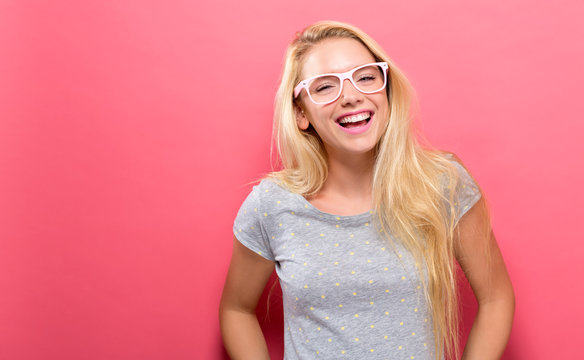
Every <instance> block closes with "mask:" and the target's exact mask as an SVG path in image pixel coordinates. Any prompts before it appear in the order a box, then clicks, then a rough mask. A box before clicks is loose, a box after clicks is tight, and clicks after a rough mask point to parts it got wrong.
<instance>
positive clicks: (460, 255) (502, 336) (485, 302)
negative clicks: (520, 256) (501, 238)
mask: <svg viewBox="0 0 584 360" xmlns="http://www.w3.org/2000/svg"><path fill="white" fill-rule="evenodd" d="M485 230H486V231H485ZM455 234H456V236H455V251H456V258H457V260H458V262H459V264H460V266H461V268H462V270H463V271H464V273H465V275H466V277H467V279H468V281H469V283H470V286H471V288H472V290H473V292H474V294H475V296H476V298H477V302H478V312H477V315H476V318H475V321H474V323H473V326H472V329H471V331H470V334H469V337H468V340H467V343H466V347H465V349H464V353H463V356H462V358H463V359H464V360H478V359H489V360H491V359H499V358H500V357H501V356H502V354H503V351H504V350H505V346H506V345H507V341H508V339H509V335H510V333H511V325H512V323H513V314H514V312H515V295H514V293H513V287H512V285H511V280H510V279H509V275H508V274H507V269H506V268H505V263H504V262H503V257H502V256H501V252H500V251H499V247H498V246H497V241H496V240H495V236H494V234H493V232H492V230H491V225H490V223H489V216H488V210H487V207H486V204H485V202H484V199H483V198H482V197H481V199H480V200H479V201H478V202H477V203H476V204H475V205H474V206H473V207H472V208H471V209H470V210H469V211H468V212H467V213H466V214H464V215H463V216H462V218H461V219H460V221H459V223H458V225H457V230H456V231H455Z"/></svg>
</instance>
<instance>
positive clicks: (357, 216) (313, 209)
mask: <svg viewBox="0 0 584 360" xmlns="http://www.w3.org/2000/svg"><path fill="white" fill-rule="evenodd" d="M293 195H294V197H295V198H296V199H297V200H298V201H299V202H300V203H301V204H302V205H303V206H304V208H305V209H307V210H309V211H311V212H313V213H316V214H317V215H320V216H322V217H324V218H328V219H331V220H339V219H344V220H362V219H366V218H369V217H370V216H371V214H373V209H371V210H369V211H366V212H363V213H360V214H354V215H337V214H331V213H328V212H324V211H322V210H319V209H318V208H316V207H315V206H314V205H312V204H311V203H310V202H309V201H308V200H306V198H305V197H304V196H302V195H300V194H296V193H294V194H293Z"/></svg>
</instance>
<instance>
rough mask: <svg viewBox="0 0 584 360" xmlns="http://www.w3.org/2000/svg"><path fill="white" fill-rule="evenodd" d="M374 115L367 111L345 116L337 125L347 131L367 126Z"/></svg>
mask: <svg viewBox="0 0 584 360" xmlns="http://www.w3.org/2000/svg"><path fill="white" fill-rule="evenodd" d="M372 115H373V114H372V113H370V112H369V111H365V112H362V113H359V114H355V115H350V116H345V117H344V118H341V119H339V120H337V123H338V124H339V125H341V126H342V127H344V128H346V129H351V128H357V127H361V126H365V125H367V123H368V122H369V121H370V120H371V116H372Z"/></svg>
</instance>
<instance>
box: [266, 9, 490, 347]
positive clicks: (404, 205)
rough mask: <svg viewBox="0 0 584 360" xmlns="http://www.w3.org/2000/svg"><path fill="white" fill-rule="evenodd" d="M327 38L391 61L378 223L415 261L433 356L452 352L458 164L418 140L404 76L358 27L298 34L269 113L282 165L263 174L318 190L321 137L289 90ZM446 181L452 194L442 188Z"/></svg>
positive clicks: (379, 161) (376, 193)
mask: <svg viewBox="0 0 584 360" xmlns="http://www.w3.org/2000/svg"><path fill="white" fill-rule="evenodd" d="M329 38H352V39H355V40H357V41H359V42H361V43H362V44H363V45H364V46H365V47H366V48H367V49H368V50H369V51H370V52H371V54H372V55H373V57H374V58H375V61H385V62H387V63H388V64H389V72H388V87H387V90H388V92H387V93H388V100H389V114H388V117H389V118H388V125H387V128H386V131H385V133H384V134H383V136H382V138H381V140H380V141H379V143H378V145H377V148H376V152H377V157H376V161H375V165H374V176H373V201H374V210H375V214H376V215H377V216H376V217H375V220H376V225H377V226H378V227H379V230H380V232H382V233H383V234H385V236H386V237H387V240H388V241H389V242H390V244H391V245H392V246H393V245H394V244H393V242H392V241H393V240H392V238H391V237H390V236H389V234H390V233H391V234H393V236H394V237H395V239H396V240H397V241H399V242H400V244H401V245H403V246H404V247H405V248H406V249H407V250H408V251H410V252H411V254H412V256H413V258H414V260H415V262H416V267H417V271H418V277H419V279H420V281H421V282H422V284H423V286H422V289H423V295H424V296H425V298H426V300H427V302H428V304H429V306H430V311H431V314H432V319H433V321H432V324H433V329H432V330H433V332H434V335H435V336H434V337H435V349H436V353H435V355H436V358H440V357H441V355H440V354H443V353H445V354H446V355H447V356H449V357H457V356H458V354H459V345H458V334H459V314H458V293H457V284H456V262H455V256H454V245H455V244H454V238H455V237H454V235H455V234H454V232H455V228H456V224H455V219H456V206H455V205H456V204H455V198H454V193H455V191H454V189H455V188H456V186H457V183H458V176H457V170H456V168H455V166H454V165H453V164H452V163H451V162H450V160H448V159H447V158H446V157H445V154H446V153H444V152H441V151H438V150H436V149H432V148H430V147H429V146H428V145H427V144H424V145H425V146H424V147H423V146H422V145H421V144H420V142H419V141H418V139H417V138H416V136H415V133H414V127H413V124H412V102H413V101H415V96H414V91H413V89H412V87H411V85H410V83H409V81H408V80H407V78H406V77H405V75H404V74H403V73H402V72H401V71H400V70H399V69H398V68H397V66H396V65H395V64H394V62H393V61H392V60H391V59H390V58H389V56H387V54H386V53H385V52H384V51H383V49H382V48H381V47H380V46H379V45H378V44H377V43H376V42H375V41H374V40H373V39H372V38H370V37H369V36H368V35H367V34H365V33H364V32H363V31H362V30H360V29H358V28H356V27H354V26H351V25H348V24H345V23H340V22H333V21H322V22H317V23H315V24H313V25H311V26H309V27H308V28H306V29H305V30H304V31H302V32H301V33H299V34H297V37H296V38H295V39H294V40H293V41H292V43H291V44H290V45H289V47H288V49H287V52H286V57H285V63H284V69H283V72H282V79H281V82H280V86H279V89H278V92H277V95H276V101H275V114H274V133H273V138H274V142H273V143H274V146H275V148H276V150H277V155H278V158H277V161H278V163H277V164H276V166H277V167H279V168H280V170H278V171H272V172H271V173H270V174H269V175H268V177H270V178H273V179H275V180H277V181H278V182H279V183H280V184H281V185H283V186H285V187H286V188H287V189H288V190H290V191H291V192H294V193H297V194H301V195H303V196H306V197H309V196H311V195H313V194H315V193H317V192H318V191H319V190H320V189H321V187H322V186H323V184H324V182H325V180H326V178H327V175H328V167H327V155H326V151H325V149H324V146H323V143H322V141H321V139H320V138H319V136H318V134H317V133H316V132H315V131H301V130H300V129H299V128H298V125H297V123H296V115H295V111H296V110H295V109H294V107H295V106H296V105H295V103H294V101H295V100H294V98H293V89H294V86H295V85H296V84H298V82H300V80H302V79H300V76H301V71H302V65H303V59H304V55H305V54H306V53H307V51H309V50H310V49H311V48H312V47H313V46H314V45H316V44H318V43H319V42H321V41H323V40H325V39H329ZM272 155H273V154H272ZM444 179H447V181H446V183H445V182H444ZM445 186H446V187H447V189H449V191H447V192H446V194H449V195H445V193H444V187H445ZM479 189H480V188H479ZM481 193H482V191H481ZM394 250H395V247H394ZM419 264H425V266H424V267H422V266H419Z"/></svg>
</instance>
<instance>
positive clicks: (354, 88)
mask: <svg viewBox="0 0 584 360" xmlns="http://www.w3.org/2000/svg"><path fill="white" fill-rule="evenodd" d="M345 81H348V82H349V84H350V85H349V86H350V87H351V88H352V91H353V92H354V93H361V90H359V87H358V86H357V84H356V83H355V80H354V79H353V74H347V75H345V76H344V77H343V78H342V79H341V88H340V89H339V95H340V94H341V93H344V92H345V91H346V89H347V84H345Z"/></svg>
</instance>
